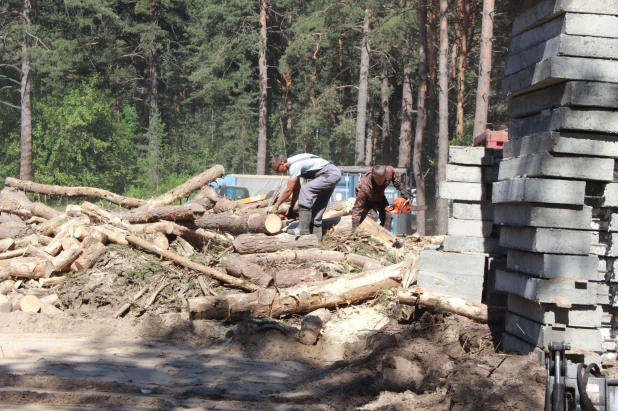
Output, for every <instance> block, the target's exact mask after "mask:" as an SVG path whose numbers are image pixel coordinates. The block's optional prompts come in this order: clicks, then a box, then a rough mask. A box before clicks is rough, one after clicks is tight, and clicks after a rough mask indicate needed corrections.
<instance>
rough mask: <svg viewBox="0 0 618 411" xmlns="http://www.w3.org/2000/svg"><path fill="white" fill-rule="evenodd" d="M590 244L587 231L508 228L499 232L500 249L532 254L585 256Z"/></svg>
mask: <svg viewBox="0 0 618 411" xmlns="http://www.w3.org/2000/svg"><path fill="white" fill-rule="evenodd" d="M591 244H592V236H591V235H590V232H589V231H576V230H562V229H551V228H537V227H509V226H503V227H502V230H501V231H500V245H501V246H502V247H505V248H512V249H515V250H521V251H530V252H533V253H548V254H579V255H587V254H589V253H590V246H591Z"/></svg>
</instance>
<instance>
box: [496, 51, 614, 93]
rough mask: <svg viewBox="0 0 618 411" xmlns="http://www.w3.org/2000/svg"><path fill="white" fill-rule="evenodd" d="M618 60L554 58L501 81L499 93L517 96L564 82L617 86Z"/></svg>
mask: <svg viewBox="0 0 618 411" xmlns="http://www.w3.org/2000/svg"><path fill="white" fill-rule="evenodd" d="M617 68H618V61H616V60H601V59H587V58H582V57H563V56H556V57H550V58H548V59H545V60H543V61H541V62H539V63H537V64H535V65H534V66H531V67H528V68H526V69H524V70H521V71H518V72H517V73H515V74H512V75H510V76H508V77H505V78H504V80H503V81H502V94H504V95H505V96H512V97H514V96H516V95H518V94H523V93H528V92H531V91H534V90H538V89H540V88H543V87H548V86H551V85H553V84H556V83H560V82H563V81H566V80H583V81H601V82H608V83H618V71H617Z"/></svg>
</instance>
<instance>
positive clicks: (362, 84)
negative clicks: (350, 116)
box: [354, 8, 371, 166]
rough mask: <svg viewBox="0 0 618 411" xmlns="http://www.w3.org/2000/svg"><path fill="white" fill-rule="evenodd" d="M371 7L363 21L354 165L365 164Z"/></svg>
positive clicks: (366, 11)
mask: <svg viewBox="0 0 618 411" xmlns="http://www.w3.org/2000/svg"><path fill="white" fill-rule="evenodd" d="M370 21H371V9H369V8H368V9H366V10H365V20H364V23H363V40H362V45H361V60H360V79H359V82H358V105H357V108H358V110H357V115H356V154H355V158H354V165H357V166H361V165H364V164H365V128H366V125H367V96H368V84H369V81H368V78H369V51H370V45H369V33H370V30H371V28H370Z"/></svg>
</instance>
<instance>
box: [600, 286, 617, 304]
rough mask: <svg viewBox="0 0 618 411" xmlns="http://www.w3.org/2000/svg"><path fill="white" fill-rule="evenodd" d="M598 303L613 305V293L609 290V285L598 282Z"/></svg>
mask: <svg viewBox="0 0 618 411" xmlns="http://www.w3.org/2000/svg"><path fill="white" fill-rule="evenodd" d="M596 286H597V300H596V301H597V304H599V305H613V301H612V297H611V293H610V292H609V285H608V284H602V283H597V284H596Z"/></svg>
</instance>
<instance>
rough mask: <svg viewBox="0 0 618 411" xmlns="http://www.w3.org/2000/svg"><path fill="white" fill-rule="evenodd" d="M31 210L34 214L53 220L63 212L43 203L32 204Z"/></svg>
mask: <svg viewBox="0 0 618 411" xmlns="http://www.w3.org/2000/svg"><path fill="white" fill-rule="evenodd" d="M30 212H31V213H32V215H33V216H37V217H42V218H45V219H46V220H51V219H52V218H54V217H58V216H59V215H61V214H62V211H58V210H55V209H53V208H51V207H48V206H46V205H45V204H43V203H38V202H36V203H32V205H31V206H30Z"/></svg>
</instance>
